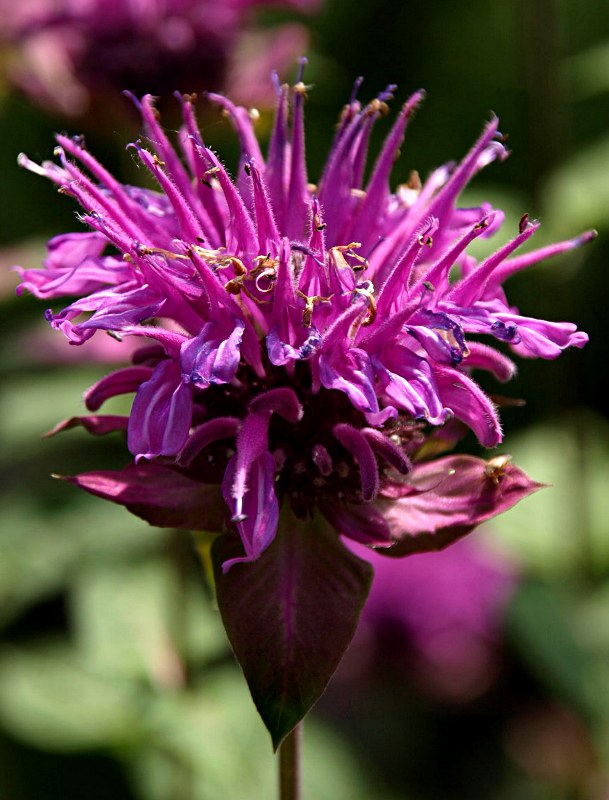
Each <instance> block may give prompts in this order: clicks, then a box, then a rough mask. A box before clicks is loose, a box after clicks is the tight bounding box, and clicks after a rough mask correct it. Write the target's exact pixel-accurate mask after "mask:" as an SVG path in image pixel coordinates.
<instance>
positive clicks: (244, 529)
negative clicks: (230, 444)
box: [222, 453, 279, 572]
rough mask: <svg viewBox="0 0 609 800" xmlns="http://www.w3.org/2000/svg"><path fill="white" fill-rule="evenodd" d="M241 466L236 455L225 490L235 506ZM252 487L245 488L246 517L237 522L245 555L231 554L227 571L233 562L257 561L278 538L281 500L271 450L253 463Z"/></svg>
mask: <svg viewBox="0 0 609 800" xmlns="http://www.w3.org/2000/svg"><path fill="white" fill-rule="evenodd" d="M236 469H237V457H236V456H233V458H232V460H231V462H230V463H229V465H228V467H227V469H226V474H225V476H224V482H223V484H222V493H223V495H224V499H225V500H226V503H227V504H228V505H229V506H230V507H232V506H233V504H234V500H233V491H232V490H233V482H234V480H235V473H236ZM248 475H249V487H248V490H247V491H246V492H245V495H244V498H243V505H242V514H241V517H242V519H241V520H240V521H236V522H235V525H236V528H237V530H238V531H239V535H240V536H241V541H242V542H243V547H244V548H245V555H244V556H240V557H238V558H231V559H229V560H228V561H225V562H224V564H223V565H222V571H223V572H227V571H228V570H229V569H230V568H231V567H232V566H233V564H239V563H242V562H248V561H255V560H256V559H257V558H258V557H259V556H260V554H261V553H262V552H264V550H266V548H267V547H268V546H269V544H270V543H271V542H272V541H273V539H274V538H275V534H276V533H277V522H278V520H279V503H278V502H277V496H276V494H275V459H274V458H273V456H272V455H271V454H270V453H262V455H260V456H258V458H257V459H256V460H255V461H254V462H253V463H252V464H251V465H250V468H249V470H248Z"/></svg>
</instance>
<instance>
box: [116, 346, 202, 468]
mask: <svg viewBox="0 0 609 800" xmlns="http://www.w3.org/2000/svg"><path fill="white" fill-rule="evenodd" d="M191 418H192V391H191V388H190V386H187V385H186V384H184V383H182V379H181V373H180V369H179V366H178V365H177V364H176V363H175V362H173V361H161V363H160V364H159V365H158V366H157V368H156V369H155V371H154V372H153V374H152V377H151V378H150V379H149V380H147V381H146V382H145V383H143V384H142V385H141V386H140V387H139V389H138V390H137V394H136V396H135V400H134V402H133V408H132V409H131V417H130V419H129V438H128V445H129V450H130V451H131V452H132V453H133V454H134V455H135V456H138V457H145V458H152V457H154V456H172V455H176V453H178V452H179V451H180V450H181V449H182V447H183V446H184V444H185V442H186V439H187V437H188V432H189V430H190V422H191Z"/></svg>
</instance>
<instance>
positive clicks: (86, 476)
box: [62, 462, 228, 532]
mask: <svg viewBox="0 0 609 800" xmlns="http://www.w3.org/2000/svg"><path fill="white" fill-rule="evenodd" d="M62 479H63V480H65V481H68V482H69V483H73V484H75V485H76V486H79V487H80V488H81V489H85V491H87V492H89V493H90V494H94V495H96V496H97V497H102V498H104V499H105V500H110V501H112V502H113V503H118V504H120V505H123V506H125V507H126V508H127V509H128V510H129V511H131V513H132V514H135V515H136V516H137V517H141V518H142V519H145V520H146V521H147V522H149V523H150V524H151V525H156V526H158V527H160V528H183V529H185V530H199V531H211V532H220V531H221V530H222V529H223V527H224V523H225V520H226V519H227V517H228V511H227V508H226V505H225V503H224V502H223V500H222V495H221V493H220V487H219V486H217V485H213V484H204V483H200V482H199V481H193V480H191V479H190V478H187V477H185V476H184V475H181V474H180V473H179V472H176V471H175V470H173V469H170V468H167V467H162V466H160V465H158V464H152V463H149V462H146V463H142V464H131V465H129V466H127V467H125V468H124V469H122V470H98V471H96V472H84V473H82V474H81V475H75V476H73V477H69V476H67V477H63V478H62Z"/></svg>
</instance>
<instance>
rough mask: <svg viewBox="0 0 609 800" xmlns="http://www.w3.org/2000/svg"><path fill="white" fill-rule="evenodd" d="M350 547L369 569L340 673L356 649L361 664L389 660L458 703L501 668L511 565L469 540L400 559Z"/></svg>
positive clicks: (422, 684)
mask: <svg viewBox="0 0 609 800" xmlns="http://www.w3.org/2000/svg"><path fill="white" fill-rule="evenodd" d="M354 549H355V552H357V553H358V554H360V555H362V557H364V558H366V559H368V560H369V561H370V562H371V563H372V565H373V566H374V571H375V581H374V583H373V584H372V589H371V590H370V595H369V597H368V602H367V604H366V606H365V607H364V611H363V613H362V617H361V620H360V630H359V635H358V637H356V639H355V642H354V646H353V650H352V659H347V663H346V664H345V668H346V670H347V671H348V670H349V662H350V661H351V662H352V663H351V669H352V670H353V669H354V668H355V666H356V665H354V664H353V658H355V657H356V655H357V654H358V653H361V654H365V655H364V656H363V657H364V660H366V661H370V660H371V659H376V658H378V659H383V660H384V661H385V662H387V661H392V662H393V665H394V667H396V668H397V669H399V670H400V671H403V672H404V674H405V675H408V678H409V680H414V681H415V683H416V684H417V685H418V686H419V687H420V688H422V689H423V690H425V691H426V692H429V693H431V694H433V695H434V696H436V697H439V698H441V699H446V700H451V701H460V702H461V701H466V700H471V699H472V698H474V697H477V696H478V695H479V694H481V693H483V692H484V691H486V690H487V689H488V688H489V686H490V685H491V683H492V681H493V679H495V678H496V676H497V670H498V668H499V666H500V650H501V640H502V620H503V615H504V612H505V608H506V605H507V603H508V602H509V599H510V597H511V596H512V593H513V591H514V589H515V588H516V584H517V569H516V566H515V565H514V564H513V563H511V562H509V561H508V560H507V559H506V558H500V557H499V555H497V554H495V553H494V552H492V551H490V550H489V549H488V548H485V547H484V546H483V544H482V543H481V542H480V541H478V540H471V539H465V540H463V541H460V542H458V543H457V544H455V545H454V546H453V547H450V548H448V549H447V550H444V551H443V552H441V553H427V554H425V555H421V556H418V557H417V558H408V559H406V560H405V561H395V560H393V559H387V558H383V557H382V556H380V555H377V554H375V553H371V552H370V551H367V552H364V550H363V548H361V547H357V546H355V547H354ZM345 674H346V673H345Z"/></svg>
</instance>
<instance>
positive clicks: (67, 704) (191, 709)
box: [0, 0, 609, 800]
mask: <svg viewBox="0 0 609 800" xmlns="http://www.w3.org/2000/svg"><path fill="white" fill-rule="evenodd" d="M258 19H259V23H258V24H259V25H261V26H265V25H267V26H269V27H273V26H277V25H278V24H284V23H286V22H294V20H295V19H297V21H298V24H300V25H306V26H308V28H309V32H310V33H309V35H310V46H309V50H308V55H309V59H310V64H309V67H308V71H307V74H306V81H307V83H310V84H312V88H311V90H310V92H309V100H308V104H307V136H308V142H309V144H308V158H309V168H310V174H311V175H315V174H316V173H317V172H318V170H319V168H320V166H321V164H322V163H323V160H324V158H325V153H326V151H327V148H328V146H329V143H330V140H331V136H332V132H333V126H334V124H335V122H336V118H337V114H338V111H339V109H340V108H341V107H342V104H343V103H344V102H345V101H346V99H347V98H348V96H349V94H350V91H351V86H352V83H353V79H354V78H355V77H356V76H358V75H364V76H365V83H364V85H363V88H362V90H361V92H360V94H361V96H362V98H364V99H367V98H369V97H371V96H373V95H374V94H376V93H377V91H379V90H380V89H382V88H383V87H384V86H386V85H387V84H388V83H392V82H395V83H397V84H399V87H398V89H397V90H396V102H395V106H396V107H397V106H398V104H399V102H400V101H403V100H405V99H406V97H407V96H408V95H409V94H410V93H411V92H412V91H414V90H415V89H418V88H420V87H424V88H426V89H427V92H428V95H427V99H426V101H425V103H424V104H423V107H422V108H421V109H420V110H419V112H418V113H417V115H416V118H415V120H414V122H413V124H412V125H411V127H410V128H409V131H408V135H407V140H406V143H405V145H404V147H403V149H402V154H401V158H400V160H399V162H398V163H397V164H396V172H395V180H396V182H399V181H403V180H406V179H407V177H408V174H409V172H410V170H412V169H414V168H416V169H417V170H418V171H419V172H420V173H421V175H425V174H427V173H428V172H429V171H430V170H431V169H432V168H433V167H435V166H438V165H439V164H440V163H443V162H445V161H448V160H450V159H454V158H459V157H460V156H461V155H462V154H463V153H464V152H465V151H466V150H467V149H468V148H469V146H470V145H471V143H472V142H473V140H474V139H475V137H476V136H477V134H478V132H479V130H480V129H481V127H482V125H483V123H484V122H485V120H486V119H487V118H488V115H489V113H490V111H494V112H496V113H497V114H498V115H499V117H500V119H501V125H502V131H503V132H504V133H507V134H509V142H508V143H509V146H510V148H511V150H512V155H511V157H510V158H509V159H508V161H506V162H504V163H501V164H495V165H491V166H490V167H489V168H488V169H487V170H485V171H484V172H483V173H482V174H481V175H479V176H478V177H477V178H476V181H475V183H474V185H473V186H472V187H471V189H470V190H468V191H469V194H468V195H467V196H466V198H465V200H466V202H467V198H468V197H469V198H470V199H471V202H472V204H473V203H474V202H476V201H480V199H482V198H483V197H484V198H485V199H489V200H491V201H492V202H493V203H494V204H495V205H497V206H499V207H501V208H504V209H505V211H506V214H507V220H506V223H505V234H504V236H505V237H506V238H507V236H508V235H511V234H513V233H515V232H516V230H517V225H518V220H519V219H520V216H521V215H522V213H524V212H528V213H529V214H530V216H531V217H539V218H541V220H542V222H543V225H542V228H541V230H540V233H539V234H538V236H537V242H536V244H538V243H539V242H540V241H541V242H544V243H545V242H550V241H552V240H557V239H560V238H569V237H572V236H574V235H577V234H578V233H580V232H581V231H583V230H585V229H588V228H591V227H596V228H597V229H598V231H599V237H598V239H597V240H596V241H595V242H594V243H593V244H592V245H588V246H586V247H585V248H582V249H581V250H579V251H577V252H571V253H569V254H568V255H566V256H564V257H560V258H556V259H554V260H552V261H551V262H549V263H547V264H544V265H540V266H538V267H535V268H533V269H532V270H531V271H529V272H528V273H526V274H521V275H518V276H516V277H515V278H514V279H513V280H512V285H511V286H510V290H511V299H512V300H513V301H514V302H515V303H516V304H517V305H519V306H520V308H521V310H522V311H523V313H530V314H531V315H534V316H538V317H545V318H548V319H557V320H558V319H560V320H564V319H569V320H574V321H576V322H577V323H578V325H579V326H580V327H581V328H582V329H584V330H587V331H588V332H589V334H590V343H589V345H588V346H587V347H586V348H585V349H584V350H583V351H574V352H566V353H565V354H564V355H563V356H562V357H561V358H560V359H559V360H558V361H556V362H534V361H528V362H525V363H522V362H521V364H520V371H519V375H518V377H517V378H516V379H515V380H514V381H513V382H512V383H511V384H510V385H509V386H507V387H501V392H502V393H503V394H508V395H509V396H510V397H511V398H519V399H524V400H526V405H521V404H513V405H507V406H506V407H505V408H504V409H503V420H504V425H505V429H506V434H507V435H506V442H505V447H503V448H502V449H501V452H509V453H511V454H512V456H513V457H514V459H515V460H516V461H517V463H519V464H520V465H521V466H523V467H524V468H525V469H527V471H528V472H529V473H530V474H531V475H532V476H533V477H535V478H536V479H537V480H539V481H543V482H545V483H548V484H551V485H552V488H549V489H546V490H544V491H542V492H539V493H538V494H537V495H535V496H534V497H532V498H529V499H528V500H526V501H524V502H523V504H522V505H521V506H519V507H517V508H515V509H513V510H512V511H511V512H509V513H507V514H505V515H504V516H503V517H502V518H500V519H498V520H496V521H494V522H493V524H492V525H489V526H487V528H486V529H484V530H480V531H478V532H476V533H475V534H473V535H472V537H471V540H472V541H471V553H469V554H468V553H466V554H462V553H461V554H460V553H457V551H456V553H455V554H452V555H451V553H450V551H447V552H446V553H444V554H437V555H425V556H417V557H414V558H413V559H412V560H411V562H410V563H409V564H408V569H405V571H404V578H403V585H399V586H398V589H399V591H398V589H396V587H395V585H394V586H393V590H392V593H390V594H389V595H388V598H387V600H386V602H387V608H388V613H387V615H386V618H383V620H382V622H378V620H377V622H376V623H375V622H373V620H372V618H371V619H369V620H368V621H367V622H366V624H364V625H363V626H362V629H361V630H360V631H359V633H358V636H357V638H356V640H355V642H354V645H353V647H352V648H351V651H350V653H349V654H348V655H347V657H346V659H345V662H344V664H343V665H342V666H341V668H340V670H339V673H338V674H337V676H336V677H335V679H334V681H333V683H332V684H331V686H330V688H329V689H328V691H327V693H326V695H325V696H324V698H322V701H321V702H320V703H319V705H318V707H317V708H316V709H315V710H314V711H313V713H312V715H311V717H310V718H309V720H308V722H307V731H306V748H305V752H306V771H305V798H306V800H322V799H325V798H328V800H329V799H330V798H332V800H342V799H343V798H344V800H358V798H379V800H449V799H450V800H477V799H478V798H480V800H483V799H484V800H563V799H564V800H588V799H589V800H607V798H609V493H608V492H607V488H606V487H607V485H608V482H609V425H608V423H607V421H606V410H607V409H606V406H607V396H608V395H607V390H606V388H605V385H606V379H605V374H606V370H607V356H606V346H605V344H606V340H607V335H606V332H605V328H606V322H607V298H608V297H609V286H608V281H609V278H608V274H609V270H608V269H607V263H608V261H609V7H607V5H606V3H599V2H597V0H577V2H576V0H516V2H513V3H506V2H503V1H502V0H487V2H485V3H484V4H482V3H467V2H465V0H434V2H430V3H414V2H403V3H400V4H393V5H392V6H390V5H389V4H385V3H380V2H378V0H359V1H358V2H357V3H354V2H352V0H327V2H326V4H325V5H320V6H319V7H318V10H317V11H316V12H315V13H314V14H313V15H308V14H307V15H306V16H303V15H301V14H298V13H297V12H296V11H294V9H291V10H290V9H288V10H286V9H279V10H277V9H275V10H267V11H264V12H263V14H262V15H261V16H260V17H259V18H258ZM13 45H14V43H13ZM259 55H260V53H258V56H259ZM263 55H264V57H265V59H266V60H267V61H268V62H269V63H272V61H273V52H272V51H269V52H265V53H264V54H263ZM16 57H18V56H16V55H15V52H14V47H13V49H12V50H11V43H10V42H5V44H4V47H3V50H2V54H0V69H2V67H3V66H6V67H7V66H8V64H9V61H11V62H13V61H14V59H15V58H16ZM177 80H178V78H176V81H177ZM188 80H189V81H190V83H189V85H187V86H183V85H179V83H176V84H175V88H176V89H180V90H185V91H197V90H203V89H204V88H205V82H204V80H203V78H202V79H201V83H200V84H199V83H197V82H196V81H195V82H194V84H193V80H192V78H190V77H189V78H188ZM126 88H129V87H126ZM163 113H164V115H165V119H166V120H167V124H168V126H169V127H172V124H176V123H175V120H173V119H172V114H173V111H172V108H171V104H170V103H168V104H166V106H165V105H163ZM261 114H262V116H261V120H260V130H261V132H262V134H264V131H265V130H267V129H268V121H269V112H268V111H265V109H264V108H261ZM201 118H202V121H203V125H204V130H205V132H206V135H207V140H208V142H209V143H211V144H212V145H213V146H214V147H216V148H222V152H223V154H227V161H228V163H229V164H230V158H231V157H234V154H235V153H236V149H235V144H234V140H233V138H232V136H231V134H230V132H229V130H228V127H227V125H226V124H225V122H224V121H223V120H221V119H220V118H219V117H218V115H217V114H216V113H215V112H213V110H211V109H205V107H204V106H202V107H201ZM388 124H389V122H388V121H384V122H383V123H381V124H380V125H379V126H378V128H379V130H378V132H377V133H378V136H377V138H376V139H373V143H372V147H373V148H374V147H375V146H377V145H378V142H379V138H380V136H382V134H383V132H384V131H386V130H387V127H388ZM62 130H68V131H69V132H71V133H80V132H82V131H84V132H85V134H86V137H87V143H88V147H89V149H90V150H92V151H93V152H95V153H96V155H98V156H99V157H100V159H101V160H102V161H103V162H104V163H105V164H107V165H109V166H110V167H112V169H113V170H114V171H115V173H117V174H119V175H121V176H122V177H123V178H124V179H125V180H127V181H135V180H137V175H136V173H135V168H134V166H133V163H132V162H131V160H130V158H129V157H128V155H126V153H125V144H126V143H127V142H129V141H131V140H132V139H133V138H135V137H136V136H137V134H138V121H137V118H136V115H135V113H134V112H133V110H132V109H131V108H130V105H129V102H128V101H127V100H124V102H123V101H122V100H120V101H117V103H116V107H114V106H113V107H112V109H108V113H107V114H105V113H104V107H103V106H102V107H94V108H93V109H92V110H90V111H89V113H86V114H84V115H83V116H81V117H79V118H62V117H60V116H53V115H51V114H50V113H49V112H45V111H43V110H41V109H40V108H38V107H36V106H35V105H34V104H33V103H32V102H31V100H30V99H28V98H27V97H26V96H25V95H23V94H22V93H20V92H19V91H18V90H17V89H15V88H14V87H12V86H11V84H10V81H9V77H8V69H5V70H3V71H2V72H1V74H0V142H1V144H2V146H1V147H0V174H1V176H2V190H1V194H0V204H1V205H0V247H1V252H0V320H1V325H2V338H1V339H0V341H1V343H2V347H1V353H0V368H1V370H2V383H1V384H0V392H1V395H0V403H1V406H0V493H1V502H0V637H1V641H0V798H2V800H4V798H6V799H7V800H37V799H38V798H43V797H44V798H45V800H47V799H48V800H54V798H62V799H63V800H72V798H74V800H76V799H77V798H78V800H80V798H84V797H86V798H88V799H91V800H95V798H102V797H103V798H108V797H112V798H113V800H123V799H124V800H157V798H158V800H215V798H220V797H230V798H237V800H239V799H240V798H244V800H245V799H247V800H250V799H251V800H256V798H261V800H262V798H271V797H273V796H274V787H275V776H274V769H275V765H274V760H273V756H272V753H271V748H270V742H269V740H268V736H267V734H266V732H265V731H264V729H263V726H262V724H261V722H260V721H259V720H258V718H257V716H256V713H255V710H254V708H253V706H252V703H251V701H250V699H249V696H248V693H247V690H246V688H245V686H244V682H243V680H242V677H241V675H240V674H239V671H238V669H237V668H236V666H235V664H234V663H233V661H232V657H231V655H230V652H229V650H228V647H227V645H226V642H225V639H224V634H223V632H222V629H221V626H220V624H219V621H218V618H217V614H216V612H215V611H214V609H213V605H212V603H211V602H210V599H209V596H208V593H207V591H206V588H205V584H204V582H203V581H202V580H201V576H200V571H199V565H198V562H197V560H196V558H195V555H194V548H193V546H192V544H191V542H190V541H189V539H188V537H186V536H185V535H184V534H178V533H173V532H167V531H159V530H155V529H152V528H150V527H148V526H147V525H145V524H144V523H141V522H140V521H138V520H137V519H135V518H133V517H131V516H130V515H128V514H127V513H126V512H125V511H124V510H123V509H122V508H117V507H114V506H111V505H110V504H104V503H103V502H102V501H100V500H96V499H94V498H92V497H89V496H85V495H84V494H83V495H81V494H79V493H78V492H77V491H76V490H75V489H74V488H73V487H70V486H68V485H66V484H63V483H61V482H59V481H53V480H52V479H51V478H50V475H51V473H62V474H73V473H74V472H77V471H82V470H86V469H92V468H101V467H104V466H107V467H111V466H114V467H116V466H120V465H122V464H123V463H125V461H126V456H125V449H124V445H123V443H122V442H121V441H120V440H119V438H114V436H112V437H108V438H105V439H103V440H97V439H92V438H90V437H88V436H87V434H86V433H84V432H82V431H79V430H72V431H69V432H67V433H65V434H63V435H62V436H60V437H57V438H51V439H44V440H42V439H41V438H40V437H41V435H42V434H43V433H44V432H45V431H48V430H49V429H50V428H52V427H53V425H54V424H55V423H56V422H57V421H58V420H59V419H60V418H62V417H68V416H71V415H74V414H78V413H79V412H81V411H82V402H81V400H80V398H81V396H82V392H83V390H84V389H85V388H86V387H87V386H88V385H90V384H91V383H92V382H93V381H94V380H95V379H96V378H98V377H99V376H101V375H102V374H103V373H104V372H105V371H107V364H105V363H103V362H104V361H108V360H117V359H120V358H121V351H120V347H119V345H117V344H116V343H113V342H110V343H109V344H104V346H103V347H99V348H97V349H93V350H90V351H89V356H88V357H85V358H83V357H82V356H81V354H80V348H70V347H68V345H67V344H66V343H65V342H64V341H63V339H62V337H61V336H60V334H55V335H54V336H51V335H49V332H48V331H47V328H46V324H45V323H44V320H43V319H42V311H43V307H42V304H41V303H40V302H39V301H36V300H34V299H33V298H30V297H23V298H20V299H19V300H17V299H16V298H15V296H14V287H15V285H16V283H17V280H16V276H15V275H14V273H11V272H10V267H11V266H12V265H13V264H17V263H19V264H23V265H26V266H35V265H37V264H38V263H39V262H40V260H41V259H42V257H43V253H44V248H43V245H44V241H45V239H46V238H48V237H49V236H51V235H53V234H55V233H58V232H62V231H68V230H72V229H74V227H75V225H76V223H75V220H74V210H75V209H74V206H73V205H72V202H71V201H70V200H69V199H68V198H65V197H58V196H57V195H56V192H55V190H54V189H53V187H52V186H51V185H50V184H48V183H47V182H45V181H44V180H42V179H40V178H38V177H37V176H34V175H31V174H29V173H26V172H25V171H23V170H19V168H18V167H17V166H16V156H17V153H18V152H20V151H22V150H23V151H25V152H27V154H28V155H29V156H30V157H31V158H33V159H34V160H42V159H44V158H48V157H51V155H52V150H53V138H52V137H53V132H55V131H62ZM99 336H101V334H99ZM115 345H116V348H115V351H114V350H113V349H112V348H113V347H114V346H115ZM488 386H489V388H491V384H488ZM113 402H115V401H113ZM116 407H117V406H116V405H115V406H114V408H116ZM468 446H470V448H471V447H473V446H474V442H473V439H472V441H470V442H468ZM468 547H470V545H468ZM481 554H482V555H481ZM481 558H484V559H486V560H487V561H492V564H493V567H492V570H494V572H492V571H491V572H489V571H488V570H489V569H490V567H489V568H488V569H487V568H486V567H485V568H484V569H485V570H486V571H485V572H484V575H485V576H486V578H485V581H484V585H485V586H487V584H488V582H489V580H490V583H491V585H495V586H497V587H504V589H503V590H502V592H501V593H500V594H501V598H500V601H499V600H498V599H497V596H495V595H494V594H493V592H492V591H489V590H488V588H487V589H485V590H484V591H482V589H481V588H480V587H481V585H482V583H483V581H482V579H481V578H480V575H482V573H481V572H480V573H479V572H476V569H478V567H473V566H472V559H473V560H474V561H475V560H476V559H478V560H479V559H481ZM416 559H424V560H425V570H426V573H425V574H426V575H427V576H428V577H427V579H426V580H425V581H422V580H421V578H420V577H419V578H417V576H416V574H415V573H416V568H417V567H416ZM460 559H461V560H460ZM485 563H486V562H485ZM382 569H383V567H379V575H380V579H382V578H383V575H382V574H380V573H381V571H382ZM480 569H482V567H480ZM411 572H412V574H410V573H411ZM489 575H491V578H489V577H488V576H489ZM493 576H495V577H493ZM379 585H380V580H379ZM506 586H507V587H509V589H505V587H506ZM478 590H479V591H478ZM402 591H403V595H402V594H400V592H402ZM378 602H381V601H380V600H379V601H378ZM378 602H377V606H378ZM402 604H403V607H404V609H409V611H408V614H401V613H399V612H400V609H401V605H402ZM491 605H492V613H490V612H489V615H490V616H489V615H486V616H485V615H484V614H482V615H481V614H479V613H478V614H476V613H475V611H476V610H479V609H480V608H483V609H484V608H486V607H487V606H488V607H489V608H490V606H491ZM487 617H488V619H487ZM482 618H483V620H484V624H482V622H481V621H480V620H481V619H482ZM491 618H492V619H491ZM489 620H490V621H489ZM375 625H376V627H375ZM381 627H382V631H381ZM447 637H448V638H447ZM440 640H441V641H443V642H447V641H448V642H449V643H450V646H445V647H443V648H442V647H439V645H437V643H438V642H439V641H440ZM457 652H458V653H459V654H460V655H459V657H457V656H456V653H457Z"/></svg>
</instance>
